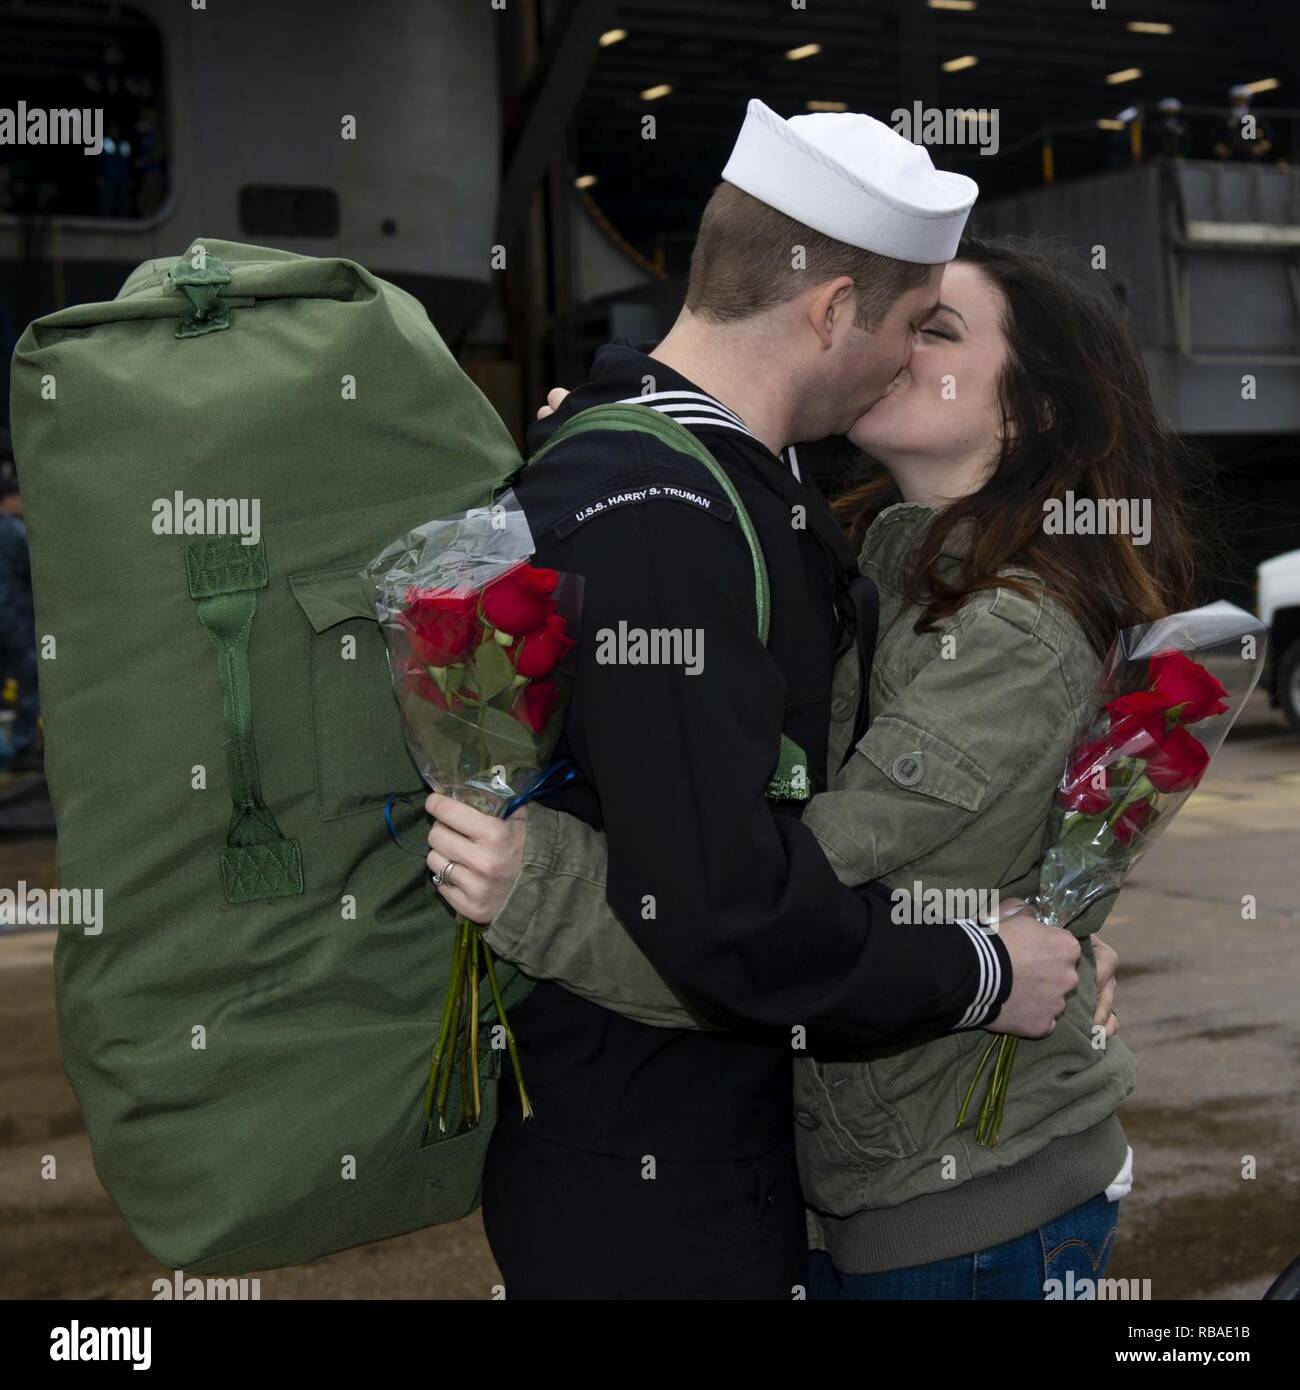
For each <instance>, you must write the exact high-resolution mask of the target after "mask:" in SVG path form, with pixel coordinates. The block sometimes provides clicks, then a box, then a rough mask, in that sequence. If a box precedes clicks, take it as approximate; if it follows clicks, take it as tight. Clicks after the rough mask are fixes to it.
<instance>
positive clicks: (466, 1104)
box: [460, 981, 473, 1128]
mask: <svg viewBox="0 0 1300 1390" xmlns="http://www.w3.org/2000/svg"><path fill="white" fill-rule="evenodd" d="M468 988H469V985H468V981H467V982H466V984H465V985H464V986H462V999H461V1004H462V1007H463V1006H464V998H463V991H464V990H465V989H468ZM460 1120H461V1124H462V1125H463V1126H464V1127H465V1128H468V1127H469V1126H470V1125H471V1124H472V1123H473V1111H472V1109H471V1106H470V1093H469V1034H468V1033H467V1032H466V1031H464V1030H463V1029H462V1030H461V1035H460Z"/></svg>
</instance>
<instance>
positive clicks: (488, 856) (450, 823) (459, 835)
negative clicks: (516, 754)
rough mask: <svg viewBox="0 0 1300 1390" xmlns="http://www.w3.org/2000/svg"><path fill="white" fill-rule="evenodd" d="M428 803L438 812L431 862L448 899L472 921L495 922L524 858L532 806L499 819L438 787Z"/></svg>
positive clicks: (433, 812) (430, 810)
mask: <svg viewBox="0 0 1300 1390" xmlns="http://www.w3.org/2000/svg"><path fill="white" fill-rule="evenodd" d="M424 809H425V810H426V811H428V813H429V814H430V815H431V816H432V817H433V825H432V827H431V828H430V830H429V854H428V859H427V863H428V865H429V868H430V869H431V870H432V871H433V873H434V874H435V876H437V877H438V878H441V880H442V881H441V882H440V883H438V892H439V893H441V894H442V897H443V901H444V902H445V903H446V904H447V906H448V907H449V908H451V910H452V911H453V912H457V913H459V914H460V915H461V916H462V917H468V918H469V920H470V921H471V922H480V923H486V922H490V921H491V920H492V919H493V918H494V917H495V916H496V915H497V913H498V912H500V911H501V909H502V908H503V907H504V906H505V901H506V899H507V898H508V897H509V896H510V890H511V889H512V888H513V887H514V885H515V879H516V878H518V877H519V869H520V866H521V865H522V864H523V862H524V837H525V835H526V833H527V829H528V826H527V818H528V807H527V806H521V807H520V808H519V810H517V811H516V812H515V813H514V815H513V816H511V817H510V819H509V820H498V819H497V817H496V816H485V815H484V814H483V812H482V811H476V810H474V808H473V807H472V806H465V805H462V804H461V803H460V802H459V801H453V800H452V799H451V797H449V796H443V795H442V793H441V792H434V793H433V794H432V795H431V796H430V797H429V799H428V800H427V801H426V802H425V803H424ZM448 864H450V865H451V866H452V868H451V872H450V873H448V872H447V869H446V866H447V865H448ZM435 881H436V879H435Z"/></svg>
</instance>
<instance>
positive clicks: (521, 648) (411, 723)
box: [362, 491, 582, 815]
mask: <svg viewBox="0 0 1300 1390" xmlns="http://www.w3.org/2000/svg"><path fill="white" fill-rule="evenodd" d="M533 550H534V546H533V538H532V534H531V533H530V531H529V529H528V522H527V520H526V518H525V516H524V513H523V510H522V509H521V508H520V506H519V503H518V501H517V500H516V498H515V495H514V493H513V492H509V491H507V492H504V493H502V494H501V496H500V497H499V498H498V499H497V501H496V502H495V503H494V504H493V505H492V506H490V507H479V508H474V509H472V510H470V511H467V512H463V513H461V514H460V515H457V516H451V517H443V518H441V519H439V520H437V521H430V522H427V523H425V524H424V525H423V526H418V527H416V528H415V530H413V531H411V532H409V533H408V534H407V535H406V536H403V537H402V538H401V540H398V541H395V542H394V543H393V544H392V545H390V546H389V547H388V548H387V549H385V550H384V551H383V553H382V554H380V555H379V556H377V557H376V559H375V560H373V561H372V562H371V563H370V564H369V565H368V566H367V567H366V569H365V570H364V571H363V572H362V573H363V576H364V577H365V578H366V579H367V580H368V581H369V582H370V583H371V584H372V585H373V586H374V589H375V593H376V599H375V610H376V613H377V614H378V617H379V623H380V627H381V628H382V629H383V633H384V640H385V643H386V645H387V648H388V664H389V670H390V672H391V674H392V677H393V688H394V690H395V691H396V694H397V702H398V705H399V706H400V708H401V711H402V725H403V728H404V730H405V733H406V742H407V746H408V747H409V749H410V751H411V756H412V758H414V759H415V762H416V765H417V766H418V768H419V769H420V773H421V775H422V776H423V777H424V779H425V781H426V782H427V783H428V785H429V786H430V787H431V788H433V789H434V790H435V791H441V792H445V793H446V794H447V795H448V796H451V797H454V798H455V799H456V800H457V801H464V802H467V803H469V804H471V805H473V806H474V807H475V808H476V809H477V810H480V811H484V812H486V813H487V814H489V815H500V814H501V811H502V808H503V806H504V805H505V803H506V802H508V801H509V800H511V799H512V798H514V797H517V796H519V795H521V794H522V793H524V792H526V791H528V790H529V789H530V788H531V787H532V786H533V784H534V783H535V782H536V781H537V779H538V778H539V777H540V776H541V774H542V772H543V771H544V769H545V768H546V766H547V764H548V762H549V761H550V755H551V752H552V750H553V749H554V747H555V742H556V739H557V738H558V737H559V729H560V724H561V721H562V719H563V711H564V705H565V700H566V695H567V687H568V681H569V670H570V669H571V656H570V654H571V652H572V650H573V648H574V645H575V641H576V633H577V630H578V620H579V616H580V608H581V586H582V581H581V579H580V578H579V577H578V576H577V575H562V574H559V573H557V572H556V571H555V570H546V569H538V568H537V567H535V566H533V565H531V564H529V563H528V562H529V561H530V559H531V558H532V555H533Z"/></svg>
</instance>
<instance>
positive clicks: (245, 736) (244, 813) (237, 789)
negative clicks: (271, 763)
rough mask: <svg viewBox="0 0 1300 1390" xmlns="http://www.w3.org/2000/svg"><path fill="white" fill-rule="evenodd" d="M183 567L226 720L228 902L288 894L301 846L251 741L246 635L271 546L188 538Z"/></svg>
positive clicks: (294, 890) (296, 879)
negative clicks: (274, 802) (280, 820)
mask: <svg viewBox="0 0 1300 1390" xmlns="http://www.w3.org/2000/svg"><path fill="white" fill-rule="evenodd" d="M185 571H186V576H187V578H188V579H189V586H190V597H191V598H192V599H193V600H194V602H195V605H196V609H197V612H198V618H199V622H201V623H202V624H203V628H204V631H206V632H207V634H208V636H209V638H211V640H212V645H213V646H214V647H215V648H216V649H217V666H218V669H219V671H220V674H221V704H222V715H223V718H224V721H225V745H226V769H227V772H228V773H229V776H230V799H231V802H232V803H233V812H232V815H231V820H230V831H229V834H228V835H227V837H226V844H225V847H224V848H223V849H222V850H221V852H220V855H219V856H218V857H219V859H220V865H221V881H222V884H223V886H224V888H225V890H226V900H227V902H231V903H248V902H256V901H258V900H259V899H262V898H290V897H293V896H294V895H295V894H298V893H301V892H302V891H303V881H302V854H301V851H300V850H299V847H298V841H297V840H289V839H286V838H285V836H284V835H283V834H281V832H280V827H279V826H278V825H277V824H276V823H275V817H274V816H273V815H272V814H271V812H270V811H269V810H267V808H266V804H265V802H264V801H263V800H262V786H261V776H260V774H259V772H258V768H257V752H256V749H255V748H254V746H253V697H252V685H251V680H250V677H249V669H248V649H249V639H250V637H251V634H252V630H253V618H254V616H255V615H256V613H257V593H258V590H259V589H265V588H266V583H267V576H266V551H265V550H264V549H263V545H262V542H261V541H260V540H259V541H258V542H257V544H256V545H245V544H244V543H243V539H242V538H241V537H239V536H214V537H210V538H207V539H204V540H197V541H191V542H190V544H189V545H188V546H187V547H186V549H185Z"/></svg>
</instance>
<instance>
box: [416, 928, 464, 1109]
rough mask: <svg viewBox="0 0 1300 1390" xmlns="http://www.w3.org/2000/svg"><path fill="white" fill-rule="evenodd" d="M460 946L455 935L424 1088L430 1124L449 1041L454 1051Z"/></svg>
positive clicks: (458, 937)
mask: <svg viewBox="0 0 1300 1390" xmlns="http://www.w3.org/2000/svg"><path fill="white" fill-rule="evenodd" d="M459 927H460V922H459V920H457V923H456V929H457V930H459ZM460 947H461V938H460V936H457V938H456V943H455V945H454V946H453V948H452V953H451V976H450V978H449V980H448V982H447V993H446V995H445V996H444V997H443V1001H442V1018H441V1020H440V1021H439V1024H438V1041H437V1042H436V1043H435V1044H434V1047H433V1062H432V1063H431V1064H430V1067H429V1084H428V1085H427V1086H426V1087H425V1089H424V1117H425V1119H426V1120H428V1121H429V1123H430V1124H432V1123H433V1096H434V1089H435V1087H436V1086H437V1083H438V1073H439V1072H440V1071H441V1070H442V1063H443V1059H444V1057H445V1056H446V1054H447V1048H448V1044H449V1043H450V1045H451V1048H452V1051H453V1053H454V1051H455V1042H454V1041H452V1014H453V1009H454V1005H455V1000H456V989H455V985H456V979H457V971H456V966H457V962H458V961H459V959H460ZM438 1127H439V1128H440V1129H442V1128H444V1126H443V1124H442V1121H441V1116H439V1125H438Z"/></svg>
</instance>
